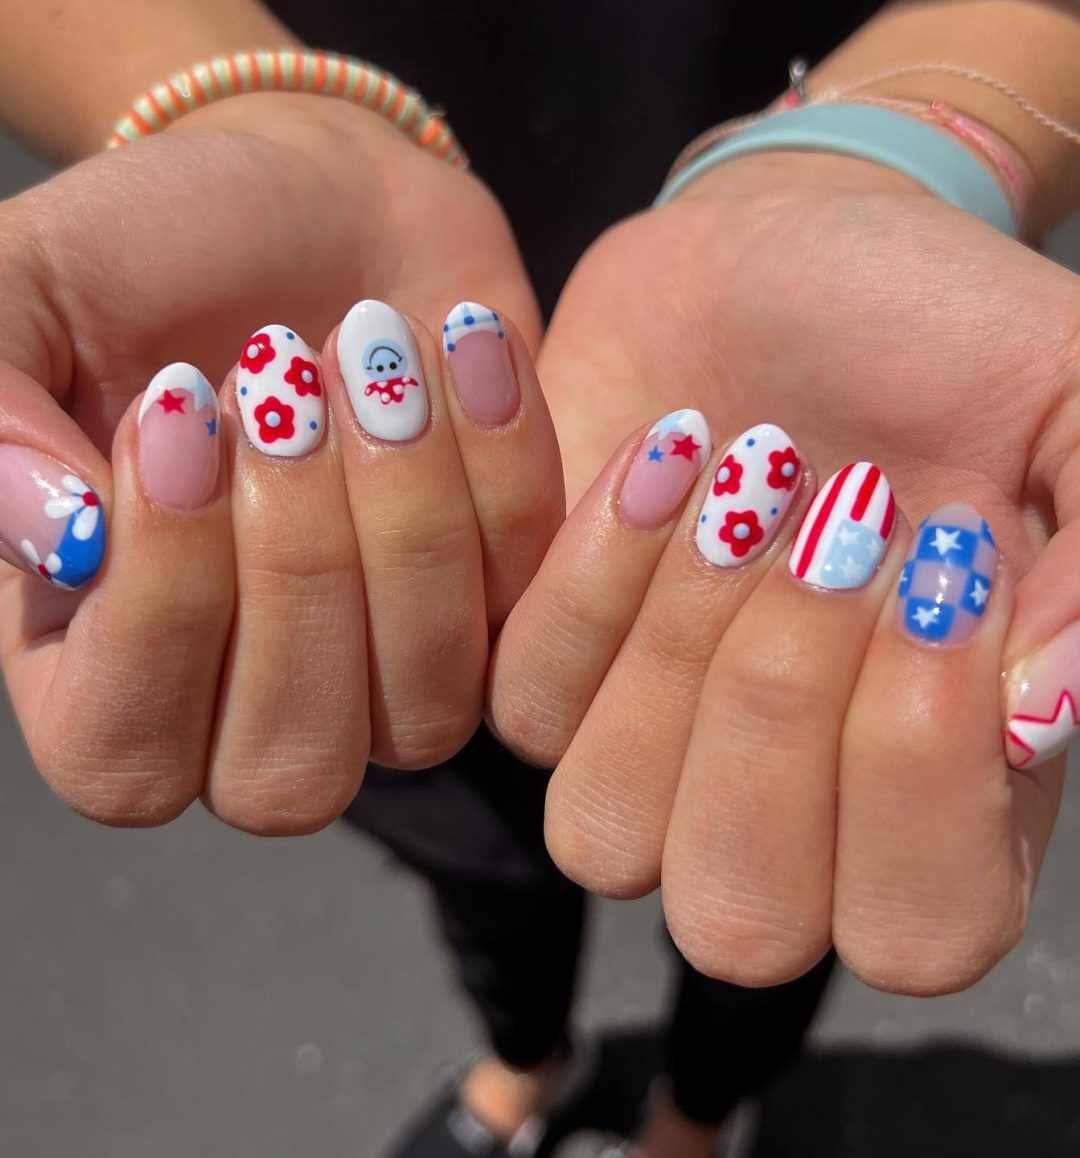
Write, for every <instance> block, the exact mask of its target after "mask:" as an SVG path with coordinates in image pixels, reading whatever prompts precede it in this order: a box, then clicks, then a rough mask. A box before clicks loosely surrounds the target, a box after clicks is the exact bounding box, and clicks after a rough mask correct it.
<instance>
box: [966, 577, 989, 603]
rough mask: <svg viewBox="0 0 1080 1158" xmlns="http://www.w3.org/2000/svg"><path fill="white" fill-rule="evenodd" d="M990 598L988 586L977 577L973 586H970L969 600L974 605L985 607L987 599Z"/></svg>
mask: <svg viewBox="0 0 1080 1158" xmlns="http://www.w3.org/2000/svg"><path fill="white" fill-rule="evenodd" d="M989 598H990V588H989V587H987V586H986V584H985V583H981V582H980V581H979V580H978V579H976V580H975V584H974V586H973V587H972V588H971V602H972V603H974V604H975V606H976V607H985V606H986V601H987V599H989Z"/></svg>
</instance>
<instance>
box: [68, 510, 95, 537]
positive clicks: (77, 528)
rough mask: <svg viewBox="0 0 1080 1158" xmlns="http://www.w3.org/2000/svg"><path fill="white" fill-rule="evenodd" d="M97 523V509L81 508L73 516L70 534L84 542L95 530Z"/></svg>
mask: <svg viewBox="0 0 1080 1158" xmlns="http://www.w3.org/2000/svg"><path fill="white" fill-rule="evenodd" d="M97 521H98V509H97V507H83V509H82V510H81V511H80V512H79V513H78V514H77V515H76V516H75V522H74V523H73V524H72V526H71V533H72V534H73V535H74V536H75V538H76V539H78V540H80V541H81V542H85V541H86V540H87V539H89V538H90V536H91V535H92V534H93V533H94V532H95V531H96V530H97Z"/></svg>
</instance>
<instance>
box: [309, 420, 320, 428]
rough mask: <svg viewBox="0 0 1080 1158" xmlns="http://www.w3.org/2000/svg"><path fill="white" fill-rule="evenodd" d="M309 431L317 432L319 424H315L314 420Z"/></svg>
mask: <svg viewBox="0 0 1080 1158" xmlns="http://www.w3.org/2000/svg"><path fill="white" fill-rule="evenodd" d="M311 429H312V430H318V429H319V424H318V423H317V422H315V421H314V420H313V421H312V423H311Z"/></svg>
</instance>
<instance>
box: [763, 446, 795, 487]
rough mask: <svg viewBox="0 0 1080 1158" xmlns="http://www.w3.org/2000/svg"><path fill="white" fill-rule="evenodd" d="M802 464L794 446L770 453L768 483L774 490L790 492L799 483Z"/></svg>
mask: <svg viewBox="0 0 1080 1158" xmlns="http://www.w3.org/2000/svg"><path fill="white" fill-rule="evenodd" d="M801 466H802V463H801V462H799V456H798V455H797V454H796V453H795V448H794V447H793V446H786V447H784V449H783V450H772V451H770V452H769V474H768V477H767V478H766V480H765V481H766V482H767V483H768V484H769V486H771V487H772V488H773V489H774V490H778V491H789V490H791V488H792V487H793V486H794V485H795V484H796V483H797V482H798V481H799V469H800V467H801Z"/></svg>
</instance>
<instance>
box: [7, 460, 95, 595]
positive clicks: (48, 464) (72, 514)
mask: <svg viewBox="0 0 1080 1158" xmlns="http://www.w3.org/2000/svg"><path fill="white" fill-rule="evenodd" d="M0 544H2V545H3V547H4V555H5V556H6V557H7V558H8V560H9V562H12V563H17V564H18V565H19V566H22V567H24V568H25V569H26V570H27V571H30V572H32V573H33V574H36V575H40V576H41V578H42V579H44V580H45V581H46V582H47V583H51V584H52V585H53V586H54V587H66V588H70V589H74V588H76V587H82V586H84V585H85V584H87V583H89V582H90V581H91V580H92V579H93V578H94V576H95V575H96V574H97V573H98V570H99V569H100V567H101V562H102V560H103V559H104V557H105V513H104V511H103V510H102V509H101V500H100V499H99V498H98V496H97V494H96V493H95V491H94V490H93V488H92V487H90V486H89V485H88V484H87V483H85V482H83V481H82V479H80V478H79V477H78V476H77V475H74V474H71V473H70V472H69V471H68V469H67V467H64V466H61V465H60V463H58V462H57V461H56V459H54V458H50V457H49V456H48V455H47V454H42V453H41V452H40V451H38V450H30V449H28V448H27V447H25V446H0Z"/></svg>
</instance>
